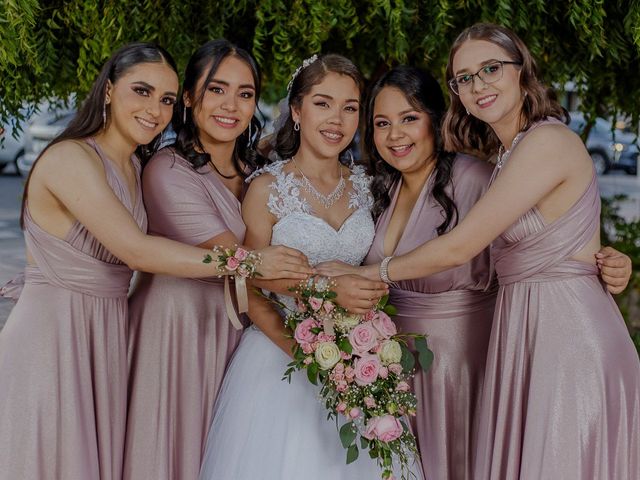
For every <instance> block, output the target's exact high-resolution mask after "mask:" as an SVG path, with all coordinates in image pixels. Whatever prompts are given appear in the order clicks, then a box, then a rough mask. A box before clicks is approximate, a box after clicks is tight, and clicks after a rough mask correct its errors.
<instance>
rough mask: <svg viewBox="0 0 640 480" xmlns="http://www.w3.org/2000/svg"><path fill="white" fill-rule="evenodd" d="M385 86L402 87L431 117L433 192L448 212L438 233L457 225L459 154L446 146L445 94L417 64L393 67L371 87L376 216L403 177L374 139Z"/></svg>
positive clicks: (369, 143) (368, 134)
mask: <svg viewBox="0 0 640 480" xmlns="http://www.w3.org/2000/svg"><path fill="white" fill-rule="evenodd" d="M385 87H393V88H397V89H398V90H400V91H401V92H402V93H403V94H404V95H405V97H406V99H407V101H408V102H409V104H410V105H411V106H412V107H413V108H415V109H416V110H418V111H419V112H424V113H426V114H427V116H428V117H429V123H430V124H431V129H432V130H433V139H434V149H433V150H434V154H435V156H436V165H435V172H434V182H433V190H432V195H433V198H434V199H435V200H436V201H437V202H438V203H439V204H440V206H441V207H442V210H443V213H444V217H445V218H444V221H443V222H442V223H441V224H440V225H439V226H438V229H437V231H438V235H442V234H443V233H445V232H446V231H447V230H448V229H449V228H453V227H454V226H455V225H456V223H457V221H458V209H457V207H456V204H455V202H454V201H453V198H452V197H451V196H449V194H448V193H447V187H448V186H449V185H451V184H452V183H451V175H452V171H453V163H454V159H455V154H453V153H451V152H446V151H445V150H444V148H443V142H442V132H441V127H440V125H441V121H442V116H443V115H444V111H445V103H444V96H443V94H442V90H441V89H440V85H439V84H438V82H437V81H436V79H435V78H433V76H432V75H431V74H429V73H428V72H426V71H424V70H421V69H419V68H415V67H409V66H406V65H400V66H398V67H395V68H393V69H392V70H389V71H388V72H387V73H385V74H384V75H383V76H382V77H380V78H379V79H378V80H377V81H376V82H375V83H374V84H373V86H372V87H371V91H370V93H369V98H368V100H367V105H366V113H365V115H366V130H365V148H366V151H367V156H368V159H369V167H370V170H371V173H372V174H373V182H372V184H371V193H372V194H373V198H374V205H373V209H372V212H373V215H374V217H375V218H378V217H379V216H380V215H381V214H382V212H384V211H385V210H386V209H387V208H388V207H389V205H390V203H391V196H390V192H391V190H392V188H393V186H394V185H396V184H397V182H398V180H399V179H400V176H401V174H400V172H399V171H398V170H396V169H395V168H393V167H392V166H391V165H389V164H388V163H387V162H385V161H384V160H383V158H382V157H381V156H380V153H379V152H378V149H377V148H376V145H375V142H374V140H373V130H374V124H373V114H374V107H375V102H376V97H377V96H378V94H379V93H380V92H381V91H382V89H383V88H385Z"/></svg>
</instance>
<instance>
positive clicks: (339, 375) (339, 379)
mask: <svg viewBox="0 0 640 480" xmlns="http://www.w3.org/2000/svg"><path fill="white" fill-rule="evenodd" d="M331 375H332V377H333V381H334V382H344V380H345V378H344V373H332V374H331Z"/></svg>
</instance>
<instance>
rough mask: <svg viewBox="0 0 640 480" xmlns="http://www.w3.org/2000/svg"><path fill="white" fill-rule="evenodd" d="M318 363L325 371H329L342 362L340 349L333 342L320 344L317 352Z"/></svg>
mask: <svg viewBox="0 0 640 480" xmlns="http://www.w3.org/2000/svg"><path fill="white" fill-rule="evenodd" d="M315 356H316V362H318V365H320V368H321V369H323V370H329V369H330V368H331V367H333V366H334V365H335V364H336V363H338V361H340V349H339V348H338V346H337V345H336V344H335V343H333V342H320V343H319V344H318V348H316V352H315Z"/></svg>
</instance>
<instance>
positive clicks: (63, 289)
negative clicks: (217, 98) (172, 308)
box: [0, 139, 146, 480]
mask: <svg viewBox="0 0 640 480" xmlns="http://www.w3.org/2000/svg"><path fill="white" fill-rule="evenodd" d="M87 143H89V145H91V146H92V147H93V148H94V149H95V150H96V151H97V153H98V155H99V156H100V158H101V160H102V162H103V165H104V170H105V175H106V179H107V182H108V183H109V186H110V187H111V188H112V189H113V192H114V193H115V195H116V196H117V197H118V199H119V200H120V201H121V202H122V203H123V205H124V206H125V208H127V210H128V211H129V212H131V214H132V215H133V217H134V218H135V221H136V222H137V224H138V225H139V226H140V228H141V229H143V230H145V229H146V216H145V212H144V207H143V204H142V195H141V191H140V187H139V182H138V184H137V188H136V192H135V198H131V194H130V192H129V191H128V187H127V184H126V182H124V181H123V180H122V179H121V177H120V176H119V173H118V171H117V170H116V167H115V166H114V165H113V164H112V163H111V161H110V160H109V159H108V158H106V157H105V155H104V154H103V152H102V151H101V150H100V148H99V147H98V145H97V144H96V143H95V142H94V141H93V140H92V139H89V140H87ZM132 162H133V164H134V166H135V168H136V169H137V172H138V174H139V171H140V165H139V162H138V159H137V158H135V157H133V158H132ZM24 225H25V229H24V234H25V242H26V246H27V250H28V251H29V253H30V254H31V256H32V257H33V259H34V261H35V263H34V264H29V265H27V266H26V268H25V274H24V279H25V283H24V287H23V288H22V291H21V293H20V294H19V298H18V301H17V304H16V305H15V307H14V308H13V310H12V312H11V314H10V315H9V318H8V320H7V323H6V325H5V327H4V328H3V330H2V332H1V333H0V479H2V480H17V479H38V480H58V479H65V480H98V479H100V480H109V479H110V480H120V479H121V475H122V452H123V451H124V437H125V425H126V403H127V345H126V333H127V291H128V289H129V282H130V279H131V276H132V271H131V270H130V269H129V267H127V266H126V265H124V264H123V263H122V262H121V261H120V260H118V259H117V258H116V257H115V256H113V255H112V254H111V253H110V252H109V251H108V250H107V249H106V248H105V247H104V246H103V245H102V244H100V243H99V242H98V241H97V240H96V239H95V238H94V237H93V236H92V235H91V233H89V232H88V231H87V229H86V228H85V227H84V226H83V225H82V224H80V223H79V222H76V223H75V224H74V225H73V226H72V228H71V230H70V231H69V232H68V234H67V235H66V237H65V238H64V239H60V238H57V237H54V236H53V235H51V234H50V233H47V232H46V231H45V230H43V229H42V228H40V227H39V226H38V224H37V223H36V222H35V221H34V220H33V218H32V217H31V214H30V212H29V208H28V205H27V208H26V209H25V213H24ZM14 287H15V285H14ZM13 290H14V291H13V293H14V294H17V292H16V291H15V288H14V289H13Z"/></svg>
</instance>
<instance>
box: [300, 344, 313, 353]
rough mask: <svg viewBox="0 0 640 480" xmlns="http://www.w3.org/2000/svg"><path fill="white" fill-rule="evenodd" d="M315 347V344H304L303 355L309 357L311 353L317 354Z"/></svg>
mask: <svg viewBox="0 0 640 480" xmlns="http://www.w3.org/2000/svg"><path fill="white" fill-rule="evenodd" d="M315 350H316V349H315V346H314V344H313V343H303V344H302V353H304V354H305V355H309V354H310V353H313V352H315Z"/></svg>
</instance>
